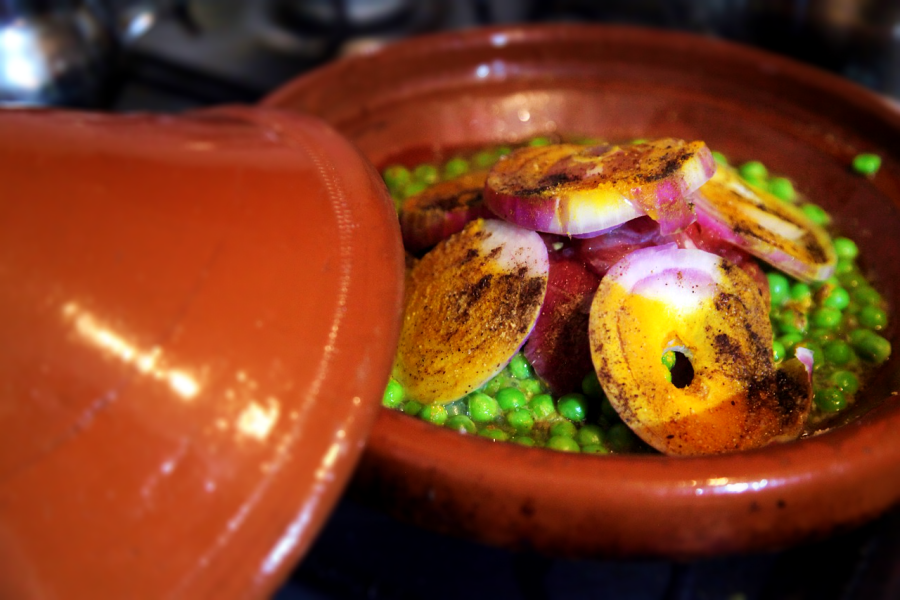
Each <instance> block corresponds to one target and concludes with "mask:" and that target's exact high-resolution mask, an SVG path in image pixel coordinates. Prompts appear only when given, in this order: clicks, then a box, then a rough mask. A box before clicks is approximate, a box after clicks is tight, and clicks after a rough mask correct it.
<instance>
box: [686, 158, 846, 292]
mask: <svg viewBox="0 0 900 600" xmlns="http://www.w3.org/2000/svg"><path fill="white" fill-rule="evenodd" d="M693 201H694V211H695V212H696V214H697V221H698V223H699V224H700V226H701V227H703V228H706V229H709V230H710V231H713V232H715V234H716V235H717V236H719V237H721V238H722V239H723V240H724V241H727V242H729V243H731V244H734V245H735V246H738V247H739V248H742V249H744V250H746V251H747V252H749V253H750V254H752V255H754V256H756V257H759V258H760V259H762V260H764V261H766V262H767V263H769V264H771V265H772V266H774V267H776V268H778V269H780V270H781V271H784V272H785V273H788V274H789V275H793V276H794V277H796V278H797V279H801V280H803V281H824V280H825V279H828V278H829V277H830V276H831V274H832V273H833V272H834V267H835V264H836V262H837V256H836V254H835V252H834V246H833V245H832V243H831V238H830V237H829V236H828V234H827V233H826V232H825V230H824V229H822V228H821V227H819V226H818V225H816V224H815V223H813V222H812V221H810V220H809V218H807V217H806V215H804V214H803V212H802V211H801V210H800V209H798V208H797V207H796V206H794V205H792V204H789V203H787V202H784V201H782V200H779V199H778V198H776V197H775V196H773V195H772V194H769V193H768V192H766V191H765V190H761V189H759V188H755V187H751V186H749V185H747V184H746V183H744V181H743V180H741V178H740V176H739V175H738V174H737V172H736V171H734V170H733V169H731V168H728V167H724V166H723V167H719V169H718V171H716V174H715V175H714V176H713V178H712V179H710V181H709V182H708V183H706V185H704V186H703V187H702V188H700V190H699V192H698V193H697V194H696V195H694V196H693Z"/></svg>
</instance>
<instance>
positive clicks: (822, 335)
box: [806, 327, 837, 344]
mask: <svg viewBox="0 0 900 600" xmlns="http://www.w3.org/2000/svg"><path fill="white" fill-rule="evenodd" d="M806 337H807V338H809V339H811V340H813V341H816V342H818V343H820V344H824V343H825V342H830V341H831V340H834V339H837V334H836V333H835V332H834V331H831V330H828V329H822V328H821V327H815V328H813V329H810V330H809V333H807V334H806Z"/></svg>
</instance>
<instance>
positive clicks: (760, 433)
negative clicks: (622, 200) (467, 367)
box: [589, 244, 812, 455]
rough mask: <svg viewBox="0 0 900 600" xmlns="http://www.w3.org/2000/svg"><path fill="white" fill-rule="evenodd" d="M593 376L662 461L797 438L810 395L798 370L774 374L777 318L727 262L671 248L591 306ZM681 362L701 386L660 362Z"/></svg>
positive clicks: (636, 263)
mask: <svg viewBox="0 0 900 600" xmlns="http://www.w3.org/2000/svg"><path fill="white" fill-rule="evenodd" d="M589 334H590V341H591V353H592V359H593V363H594V368H595V369H596V371H597V376H598V378H599V380H600V383H601V385H602V386H603V389H604V391H605V392H606V394H607V397H608V398H609V400H610V403H611V404H612V406H613V407H614V408H615V409H616V411H617V412H618V413H619V415H620V416H621V417H622V419H623V420H624V421H625V423H626V424H628V426H629V427H631V429H632V430H634V432H635V433H636V434H637V435H638V436H640V437H641V438H642V439H643V440H644V441H646V442H647V443H648V444H650V445H651V446H653V447H654V448H656V449H657V450H659V451H661V452H664V453H666V454H672V455H701V454H717V453H723V452H732V451H737V450H746V449H750V448H755V447H759V446H762V445H765V444H768V443H770V442H772V441H775V440H778V441H782V440H785V439H790V438H796V437H797V436H798V435H799V434H800V432H801V430H802V427H803V424H804V423H805V421H806V418H807V416H808V414H809V410H810V406H811V399H812V386H811V384H810V382H809V379H808V378H807V376H806V369H805V368H804V367H803V365H802V364H801V363H800V361H798V360H796V359H792V360H790V361H785V363H783V364H782V365H781V366H780V368H777V369H776V366H775V363H774V360H773V357H772V329H771V324H770V322H769V307H768V305H767V304H766V303H765V302H764V301H763V298H762V297H761V295H760V294H759V292H758V290H757V286H756V284H755V282H754V281H753V280H752V278H751V277H750V276H749V275H748V274H746V273H745V272H744V271H743V270H741V269H740V268H738V267H736V266H735V265H733V264H732V263H730V262H728V261H727V260H725V259H723V258H721V257H719V256H716V255H714V254H711V253H708V252H704V251H702V250H693V249H679V248H677V246H676V245H675V244H671V245H666V246H656V247H651V248H644V249H641V250H636V251H635V252H632V253H631V254H629V255H628V256H626V257H625V258H624V259H622V260H621V261H619V262H618V263H616V265H614V266H613V268H612V269H610V271H609V273H607V275H606V277H604V278H603V279H602V280H601V282H600V287H599V288H598V290H597V293H596V294H595V295H594V301H593V304H592V305H591V313H590V325H589ZM669 350H674V351H678V352H681V353H683V354H684V355H685V357H686V358H687V359H688V360H689V361H690V363H691V367H692V368H693V376H692V378H691V379H690V381H689V382H687V383H686V385H684V386H683V387H676V386H675V385H674V384H673V383H672V381H671V377H669V376H668V375H669V372H668V369H667V368H666V367H665V365H663V363H662V360H661V357H662V354H663V353H665V352H666V351H669Z"/></svg>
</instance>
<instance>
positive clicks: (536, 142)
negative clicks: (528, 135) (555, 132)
mask: <svg viewBox="0 0 900 600" xmlns="http://www.w3.org/2000/svg"><path fill="white" fill-rule="evenodd" d="M552 143H553V142H552V141H551V140H550V138H548V137H536V138H533V139H532V140H531V141H529V142H528V145H529V146H549V145H550V144H552Z"/></svg>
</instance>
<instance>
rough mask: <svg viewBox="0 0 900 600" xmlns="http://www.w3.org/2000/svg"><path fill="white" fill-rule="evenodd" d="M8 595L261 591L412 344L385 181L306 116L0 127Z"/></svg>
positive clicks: (327, 504)
mask: <svg viewBox="0 0 900 600" xmlns="http://www.w3.org/2000/svg"><path fill="white" fill-rule="evenodd" d="M0 172H2V176H0V180H2V189H3V199H2V202H0V330H2V331H3V335H2V336H0V382H2V383H0V431H2V435H0V597H3V598H162V597H181V598H232V597H267V596H268V595H269V594H270V593H272V591H273V590H274V589H275V588H276V587H277V585H278V584H279V583H280V582H281V581H282V579H283V578H284V577H285V576H286V575H287V572H288V571H289V570H290V568H291V567H292V566H293V564H294V563H295V562H296V561H297V560H298V558H299V557H300V556H301V555H302V553H303V552H304V550H305V549H306V547H307V546H308V545H309V543H310V541H311V539H312V537H313V536H314V535H315V533H316V532H317V531H318V529H319V527H320V526H321V524H322V521H323V519H324V518H325V517H326V516H327V515H328V513H329V512H330V510H331V507H332V505H333V503H334V501H335V500H336V498H337V496H338V495H339V494H340V493H341V492H342V490H343V488H344V485H345V483H346V481H347V479H348V477H349V475H350V473H351V471H352V470H353V468H354V467H355V465H356V462H357V460H358V457H359V453H360V450H361V448H362V445H363V443H364V438H365V435H366V433H367V432H368V430H369V428H370V426H371V422H372V420H373V419H374V417H375V414H376V410H375V408H376V407H377V406H378V403H379V401H380V398H381V394H382V391H383V389H384V387H383V386H384V384H385V382H386V379H387V375H388V371H389V368H390V362H391V360H392V348H393V346H394V343H395V340H396V335H397V331H398V314H399V307H400V297H401V290H400V280H401V277H402V253H401V249H400V245H399V228H398V227H397V224H396V218H395V216H394V215H393V212H392V211H393V208H392V205H391V203H390V199H389V198H388V197H387V192H386V191H385V189H384V186H383V184H381V183H380V181H379V180H378V178H377V174H376V173H375V172H374V171H373V170H372V168H371V167H370V166H369V165H368V164H367V163H366V162H365V161H363V160H362V159H361V157H360V156H359V154H358V153H357V152H356V151H355V150H354V149H353V148H352V147H351V146H350V145H349V144H347V143H346V142H345V141H344V139H343V138H341V137H340V136H339V135H337V134H336V133H334V132H333V131H332V130H331V129H329V128H327V127H326V126H324V125H322V124H321V123H318V122H316V121H315V120H313V119H309V118H305V117H301V116H296V115H286V114H278V112H277V111H267V110H264V109H249V110H248V109H238V108H235V109H224V110H223V109H220V110H215V111H208V112H206V113H205V114H204V113H198V114H196V115H194V116H191V117H177V118H173V117H149V116H132V117H111V116H101V115H89V114H83V113H43V112H5V113H0Z"/></svg>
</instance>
